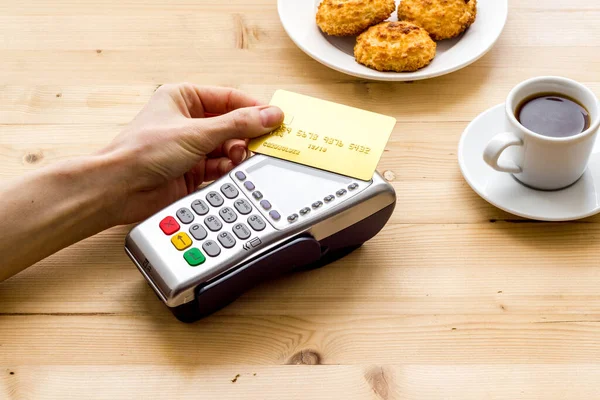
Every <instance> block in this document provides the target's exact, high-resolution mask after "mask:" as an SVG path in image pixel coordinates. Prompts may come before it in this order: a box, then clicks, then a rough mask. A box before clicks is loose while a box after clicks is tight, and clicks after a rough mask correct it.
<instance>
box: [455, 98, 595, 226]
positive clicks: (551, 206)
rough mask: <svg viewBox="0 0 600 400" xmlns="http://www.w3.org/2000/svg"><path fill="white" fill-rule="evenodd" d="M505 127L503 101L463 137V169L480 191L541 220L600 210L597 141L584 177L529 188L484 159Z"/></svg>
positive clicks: (500, 205)
mask: <svg viewBox="0 0 600 400" xmlns="http://www.w3.org/2000/svg"><path fill="white" fill-rule="evenodd" d="M506 131H510V126H509V124H508V121H507V120H506V114H505V112H504V104H500V105H498V106H496V107H493V108H491V109H489V110H487V111H486V112H484V113H483V114H481V115H479V116H478V117H477V118H475V119H474V120H473V122H471V124H469V126H468V127H467V129H466V130H465V132H464V133H463V135H462V138H461V139H460V144H459V145H458V161H459V164H460V169H461V171H462V174H463V176H464V177H465V179H466V180H467V182H468V184H469V185H470V186H471V188H472V189H473V190H474V191H475V192H476V193H477V194H479V195H480V196H481V197H483V198H484V199H485V200H486V201H488V202H489V203H490V204H492V205H494V206H496V207H498V208H500V209H501V210H504V211H507V212H509V213H511V214H514V215H518V216H520V217H524V218H530V219H535V220H539V221H570V220H575V219H581V218H585V217H589V216H591V215H594V214H597V213H598V212H600V192H599V190H600V147H599V146H598V143H596V146H595V148H594V150H593V152H592V157H591V159H590V164H589V165H588V169H587V170H586V171H585V173H584V174H583V176H582V177H581V179H579V180H578V181H577V182H576V183H575V184H573V185H571V186H570V187H568V188H566V189H562V190H558V191H553V192H546V191H540V190H535V189H531V188H528V187H526V186H524V185H522V184H521V183H519V182H518V181H517V180H516V179H515V178H514V177H513V176H512V175H511V174H507V173H503V172H498V171H496V170H494V169H492V168H491V167H490V166H488V165H487V164H486V163H485V162H484V161H483V150H484V149H485V146H486V145H487V144H488V142H489V141H490V140H491V138H492V137H493V136H494V135H495V134H497V133H499V132H506Z"/></svg>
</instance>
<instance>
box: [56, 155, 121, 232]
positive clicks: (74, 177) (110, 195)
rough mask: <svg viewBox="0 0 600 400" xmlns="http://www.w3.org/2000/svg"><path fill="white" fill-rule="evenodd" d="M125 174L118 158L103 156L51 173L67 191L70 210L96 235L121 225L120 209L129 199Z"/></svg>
mask: <svg viewBox="0 0 600 400" xmlns="http://www.w3.org/2000/svg"><path fill="white" fill-rule="evenodd" d="M125 170H126V168H124V167H122V164H121V163H120V162H119V160H118V159H117V158H116V157H113V156H111V155H110V154H100V155H89V156H83V157H79V158H76V159H73V160H69V161H65V162H63V163H60V164H56V166H55V168H51V170H49V171H48V173H49V174H50V175H51V177H50V179H52V180H56V181H57V183H58V184H59V185H60V186H63V187H65V188H66V191H65V192H66V193H68V195H69V196H70V197H71V201H70V208H76V209H77V214H78V215H79V217H80V218H81V219H83V220H85V222H86V223H88V224H90V225H91V226H90V228H95V229H94V231H96V232H93V233H92V234H94V233H97V232H100V231H103V230H105V229H108V228H110V227H113V226H115V225H119V224H120V223H121V220H120V218H119V207H118V206H119V204H121V203H122V202H123V200H124V199H125V196H126V188H125V183H124V182H126V180H125V179H123V178H124V177H123V174H124V171H125Z"/></svg>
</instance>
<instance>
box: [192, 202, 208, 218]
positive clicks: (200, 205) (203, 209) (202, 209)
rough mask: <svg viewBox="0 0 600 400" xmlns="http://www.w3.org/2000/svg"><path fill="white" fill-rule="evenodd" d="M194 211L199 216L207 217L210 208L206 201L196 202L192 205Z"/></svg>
mask: <svg viewBox="0 0 600 400" xmlns="http://www.w3.org/2000/svg"><path fill="white" fill-rule="evenodd" d="M192 210H194V212H195V213H196V214H198V215H206V214H208V206H207V205H206V203H205V202H204V200H195V201H194V202H193V203H192Z"/></svg>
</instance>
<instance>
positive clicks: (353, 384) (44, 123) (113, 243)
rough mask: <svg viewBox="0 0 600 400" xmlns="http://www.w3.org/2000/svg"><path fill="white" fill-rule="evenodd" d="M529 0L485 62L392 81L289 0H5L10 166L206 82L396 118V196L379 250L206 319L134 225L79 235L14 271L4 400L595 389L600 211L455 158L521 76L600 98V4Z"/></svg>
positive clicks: (269, 287)
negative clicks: (131, 253)
mask: <svg viewBox="0 0 600 400" xmlns="http://www.w3.org/2000/svg"><path fill="white" fill-rule="evenodd" d="M306 1H308V0H306ZM511 3H512V4H511V5H510V14H509V20H508V23H507V26H506V29H505V31H504V33H503V35H502V37H501V39H500V41H499V42H498V43H497V45H496V46H495V48H494V49H493V50H492V51H491V52H490V53H488V54H487V55H486V56H485V57H484V58H482V59H481V60H480V61H478V62H477V63H475V64H474V65H472V66H470V67H468V68H466V69H464V70H462V71H459V72H456V73H453V74H451V75H448V76H445V77H441V78H437V79H432V80H428V81H419V82H414V83H411V84H405V83H397V84H393V83H376V82H368V81H363V80H358V79H354V78H352V77H349V76H346V75H343V74H340V73H337V72H335V71H332V70H330V69H328V68H326V67H324V66H322V65H320V64H319V63H317V62H316V61H313V60H312V59H311V58H309V57H308V56H306V55H305V54H304V53H302V52H301V51H300V50H299V49H298V48H296V46H295V45H294V44H293V43H292V42H291V41H290V39H289V38H288V37H287V36H286V34H285V33H284V30H283V28H282V27H281V25H280V23H279V20H278V16H277V9H276V2H275V0H253V1H247V0H233V1H229V2H225V1H222V0H104V1H102V2H96V1H90V0H88V1H75V0H53V1H51V2H50V1H45V0H3V1H1V2H0V124H1V125H0V178H1V179H7V178H11V177H15V176H18V175H20V174H23V173H26V172H27V171H31V170H33V169H36V168H42V167H44V166H45V165H48V164H50V163H52V162H55V161H57V160H62V159H66V158H69V157H73V156H76V155H80V154H86V153H89V152H91V151H93V150H96V149H98V148H100V147H101V146H103V145H105V144H106V143H107V142H109V141H110V140H111V138H112V137H113V136H115V135H116V134H117V133H118V132H119V131H120V130H121V128H122V127H123V125H124V124H126V123H127V122H128V121H129V120H130V119H131V118H132V117H133V116H134V115H135V114H136V113H137V111H138V110H139V109H140V108H141V107H142V105H143V104H144V103H145V102H146V101H147V100H148V98H149V97H150V96H151V94H152V93H153V91H154V90H155V88H156V87H157V86H158V85H160V84H162V83H166V82H178V81H191V82H196V83H199V84H216V85H228V86H234V87H238V88H240V89H243V90H245V91H247V92H250V93H251V94H253V95H255V96H258V97H260V98H262V99H264V100H268V99H269V98H270V97H271V95H272V94H273V92H274V91H275V90H276V89H278V88H283V89H287V90H292V91H297V92H300V93H304V94H308V95H312V96H317V97H321V98H324V99H328V100H332V101H337V102H341V103H345V104H348V105H352V106H357V107H361V108H366V109H369V110H372V111H375V112H379V113H383V114H389V115H393V116H395V117H396V118H397V119H398V124H397V126H396V128H395V130H394V133H393V135H392V138H391V140H390V143H389V146H388V149H387V150H386V152H385V154H384V156H383V159H382V161H381V163H380V165H379V170H380V171H381V172H384V173H385V177H386V178H387V179H388V180H389V181H390V182H391V183H392V184H393V185H394V187H395V189H396V191H397V194H398V204H397V208H396V211H395V213H394V215H393V217H392V219H391V220H390V223H389V224H388V225H387V227H386V228H385V229H384V231H382V232H381V234H379V235H378V236H377V237H376V238H375V239H373V240H372V241H370V242H368V243H367V244H366V245H365V246H364V247H363V248H362V249H361V250H359V251H357V252H355V253H354V254H352V255H350V256H348V257H346V258H344V259H343V260H341V261H338V262H336V263H334V264H332V265H330V266H328V267H326V268H323V269H321V270H317V271H312V272H308V273H303V274H299V275H295V276H290V277H286V278H284V279H280V280H278V281H276V282H271V283H268V284H264V285H262V286H261V287H258V288H256V289H255V290H252V291H251V292H249V293H247V295H245V296H244V297H243V298H241V299H240V300H239V301H237V302H236V303H234V304H233V305H231V306H230V307H227V308H226V309H224V310H223V311H221V312H219V313H218V314H216V315H214V316H212V317H210V318H207V319H205V320H203V321H201V322H199V323H197V324H193V325H186V324H182V323H180V322H178V321H177V320H175V318H174V317H173V316H172V315H171V314H170V313H169V311H168V310H167V309H166V308H165V307H164V306H163V305H162V304H161V302H159V301H158V300H157V298H156V297H155V295H154V294H153V293H152V291H151V290H150V289H149V287H148V286H147V284H146V283H145V282H144V280H143V278H142V276H141V275H140V274H139V273H138V271H137V270H136V269H135V267H134V266H133V264H132V263H131V262H130V261H129V260H128V258H127V257H126V256H125V253H124V251H123V239H124V236H125V234H126V232H127V231H128V229H129V227H118V228H115V229H111V230H109V231H107V232H104V233H102V234H100V235H97V236H96V237H93V238H90V239H88V240H85V241H84V242H82V243H79V244H77V245H75V246H73V247H71V248H69V249H66V250H64V251H61V252H60V253H58V254H56V255H54V256H53V257H50V258H48V259H47V260H45V261H43V262H40V263H39V265H36V266H35V267H32V268H30V269H29V270H27V271H25V272H24V273H22V274H20V275H19V276H17V277H15V278H13V279H11V280H9V281H7V282H5V283H3V284H2V285H0V398H2V399H40V398H52V399H67V398H74V399H93V398H105V399H131V398H144V399H150V398H156V399H173V398H202V399H216V398H219V399H220V398H227V399H242V398H248V399H250V398H252V399H283V398H286V399H288V398H297V399H305V398H306V399H308V398H311V399H332V398H335V399H384V400H395V399H403V400H404V399H460V400H464V399H501V398H502V399H576V398H590V399H591V398H596V399H597V398H598V397H599V396H600V381H599V379H598V378H599V377H600V365H599V364H598V362H599V361H600V268H599V266H600V217H595V218H590V219H587V220H585V221H581V222H574V223H566V224H546V223H535V222H530V221H523V220H521V219H519V218H516V217H514V216H511V215H508V214H506V213H503V212H501V211H499V210H498V209H496V208H494V207H492V206H490V205H488V204H487V203H486V202H485V201H484V200H482V199H481V198H479V197H478V196H477V195H476V194H475V193H473V192H472V191H471V189H470V188H469V187H468V186H467V184H466V183H465V181H464V180H463V178H462V176H461V174H460V172H459V168H458V163H457V155H456V152H457V144H458V140H459V137H460V135H461V133H462V131H463V129H464V128H465V126H466V125H467V123H468V121H470V120H471V119H473V118H474V117H475V116H476V115H477V114H479V113H480V112H481V111H483V110H485V109H487V108H488V107H491V106H493V105H496V104H498V103H501V102H502V101H503V100H504V98H505V96H506V94H507V93H508V91H509V90H510V88H511V87H513V86H514V85H515V84H517V83H518V82H520V81H522V80H524V79H527V78H530V77H532V76H536V75H543V74H559V75H566V76H568V77H571V78H574V79H577V80H579V81H581V82H583V83H585V84H588V85H589V86H590V87H591V88H592V89H595V90H596V92H598V93H600V71H599V69H600V68H599V67H600V52H599V51H598V50H599V49H600V47H598V43H599V41H600V27H599V24H600V7H599V6H598V3H597V2H596V1H594V0H570V1H564V0H545V1H540V0H521V1H512V2H511ZM40 212H43V210H40ZM0 257H1V256H0Z"/></svg>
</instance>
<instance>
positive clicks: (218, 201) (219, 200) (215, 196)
mask: <svg viewBox="0 0 600 400" xmlns="http://www.w3.org/2000/svg"><path fill="white" fill-rule="evenodd" d="M206 200H207V201H208V202H209V203H210V205H211V206H213V207H221V206H222V205H223V203H224V202H225V200H223V197H222V196H221V195H220V194H219V193H217V192H210V193H209V194H207V195H206Z"/></svg>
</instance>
